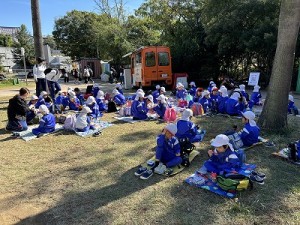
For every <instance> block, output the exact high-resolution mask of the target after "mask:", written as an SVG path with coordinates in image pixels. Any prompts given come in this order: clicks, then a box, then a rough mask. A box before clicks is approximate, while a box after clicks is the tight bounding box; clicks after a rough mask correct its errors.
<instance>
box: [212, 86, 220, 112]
mask: <svg viewBox="0 0 300 225" xmlns="http://www.w3.org/2000/svg"><path fill="white" fill-rule="evenodd" d="M218 97H219V89H218V88H217V87H213V88H212V90H211V94H210V101H211V111H212V112H216V113H217V112H218Z"/></svg>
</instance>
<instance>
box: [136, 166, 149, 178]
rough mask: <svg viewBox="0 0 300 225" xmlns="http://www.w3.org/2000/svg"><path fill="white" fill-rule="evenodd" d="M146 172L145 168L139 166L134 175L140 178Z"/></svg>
mask: <svg viewBox="0 0 300 225" xmlns="http://www.w3.org/2000/svg"><path fill="white" fill-rule="evenodd" d="M146 171H147V168H146V167H142V166H139V168H138V170H137V171H136V172H135V173H134V175H135V176H141V175H142V174H143V173H145V172H146Z"/></svg>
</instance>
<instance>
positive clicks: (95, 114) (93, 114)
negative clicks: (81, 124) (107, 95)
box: [85, 96, 102, 119]
mask: <svg viewBox="0 0 300 225" xmlns="http://www.w3.org/2000/svg"><path fill="white" fill-rule="evenodd" d="M85 103H86V105H87V106H88V107H89V108H90V109H91V110H92V112H91V117H93V118H94V119H97V118H98V117H101V116H102V114H101V113H100V111H99V106H98V104H97V102H96V99H95V98H94V97H93V96H90V97H88V99H87V100H86V102H85Z"/></svg>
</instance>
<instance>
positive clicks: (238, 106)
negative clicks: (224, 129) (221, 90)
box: [225, 98, 245, 116]
mask: <svg viewBox="0 0 300 225" xmlns="http://www.w3.org/2000/svg"><path fill="white" fill-rule="evenodd" d="M225 105H226V112H227V114H229V115H231V116H237V115H240V114H241V112H243V111H244V109H245V106H244V104H243V103H240V102H239V101H237V100H235V99H232V98H229V99H228V100H227V101H226V103H225Z"/></svg>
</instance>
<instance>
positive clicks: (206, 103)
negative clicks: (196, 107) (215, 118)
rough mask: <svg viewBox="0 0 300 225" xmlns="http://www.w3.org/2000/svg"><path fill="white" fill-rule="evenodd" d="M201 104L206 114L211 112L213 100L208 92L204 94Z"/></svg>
mask: <svg viewBox="0 0 300 225" xmlns="http://www.w3.org/2000/svg"><path fill="white" fill-rule="evenodd" d="M199 103H200V104H201V105H202V107H203V110H204V113H207V112H208V111H210V110H211V100H210V94H209V91H208V90H205V91H203V92H202V98H200V100H199Z"/></svg>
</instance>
